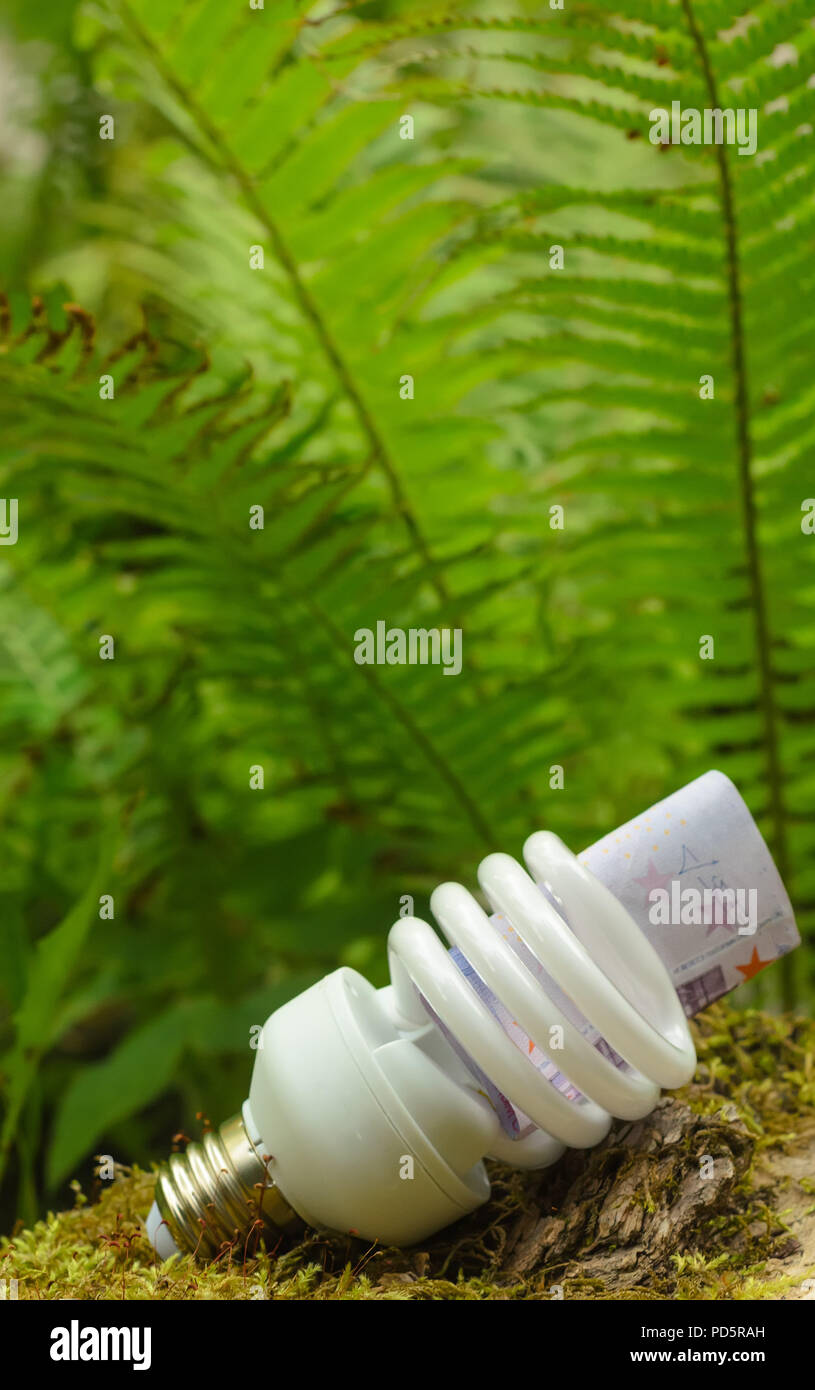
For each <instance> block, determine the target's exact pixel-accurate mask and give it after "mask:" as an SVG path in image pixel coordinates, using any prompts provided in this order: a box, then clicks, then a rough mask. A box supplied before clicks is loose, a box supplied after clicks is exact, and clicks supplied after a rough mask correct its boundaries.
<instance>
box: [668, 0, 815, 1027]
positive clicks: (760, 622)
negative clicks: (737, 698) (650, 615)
mask: <svg viewBox="0 0 815 1390" xmlns="http://www.w3.org/2000/svg"><path fill="white" fill-rule="evenodd" d="M680 3H681V5H682V10H683V12H684V15H685V19H686V20H687V25H688V30H689V32H690V35H691V39H692V40H693V43H694V45H695V47H696V51H697V53H698V55H699V62H700V64H701V67H702V73H703V76H704V81H705V85H706V87H707V91H708V97H709V100H710V104H711V107H712V108H713V109H714V110H716V109H718V108H719V93H718V88H717V85H716V78H715V76H714V73H713V68H712V66H711V62H710V54H709V52H708V48H707V44H706V43H705V38H704V35H703V33H702V30H701V28H700V26H699V23H698V20H697V18H696V14H695V11H694V8H693V0H680ZM714 150H715V155H716V163H717V165H718V170H719V187H720V194H721V207H722V214H723V218H724V227H725V251H726V270H727V291H728V301H729V306H730V337H731V350H732V362H733V374H734V379H735V410H736V440H737V457H738V469H739V489H740V493H741V504H742V519H743V523H744V543H745V550H746V558H747V570H748V577H749V584H750V600H751V611H752V615H753V635H754V639H755V648H756V663H757V667H758V677H759V703H760V707H761V717H762V723H763V728H764V753H765V761H766V774H767V785H768V790H769V797H770V820H771V825H772V849H773V854H774V856H775V859H776V862H777V864H778V871H779V873H780V874H781V877H782V879H784V881H785V882H786V881H787V877H788V873H789V867H790V860H789V851H788V845H787V826H786V813H785V809H784V793H783V785H784V779H783V773H782V769H781V758H780V753H779V733H778V731H779V723H780V719H779V712H778V706H777V704H776V698H775V682H774V677H773V668H772V660H771V650H772V648H771V642H772V636H771V632H770V622H769V616H768V612H767V599H766V592H765V585H764V573H763V565H762V559H761V549H760V546H759V542H758V513H757V508H756V500H755V489H754V486H753V470H752V461H753V445H752V439H751V435H750V394H749V388H748V379H747V358H746V353H745V346H744V322H743V312H742V288H741V269H740V263H739V241H738V219H737V216H736V207H735V199H734V196H733V183H732V180H731V177H730V165H729V163H728V158H727V149H726V146H725V145H724V143H723V142H722V143H721V144H717V145H714ZM780 976H781V988H782V994H783V1002H784V1007H785V1008H787V1009H791V1008H792V1007H793V1006H794V1004H795V1000H796V976H795V964H794V961H793V957H792V956H791V955H786V956H784V957H783V958H782V960H781V970H780Z"/></svg>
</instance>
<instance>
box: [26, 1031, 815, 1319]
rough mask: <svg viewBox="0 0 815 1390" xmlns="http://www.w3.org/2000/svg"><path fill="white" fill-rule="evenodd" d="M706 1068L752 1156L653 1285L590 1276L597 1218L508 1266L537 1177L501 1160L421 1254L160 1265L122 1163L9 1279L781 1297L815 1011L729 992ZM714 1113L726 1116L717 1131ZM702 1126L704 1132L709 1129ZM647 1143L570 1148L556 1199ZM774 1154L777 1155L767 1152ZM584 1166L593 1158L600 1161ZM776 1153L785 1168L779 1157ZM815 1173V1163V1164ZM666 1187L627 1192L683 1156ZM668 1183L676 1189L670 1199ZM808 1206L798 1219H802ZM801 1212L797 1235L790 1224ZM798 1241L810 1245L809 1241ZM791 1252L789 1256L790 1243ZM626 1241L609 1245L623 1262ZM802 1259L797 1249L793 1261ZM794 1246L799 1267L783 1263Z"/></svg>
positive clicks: (337, 1244)
mask: <svg viewBox="0 0 815 1390" xmlns="http://www.w3.org/2000/svg"><path fill="white" fill-rule="evenodd" d="M695 1029H696V1040H697V1046H698V1054H699V1067H698V1070H697V1075H696V1078H695V1080H694V1082H693V1083H692V1084H691V1085H690V1086H689V1087H686V1088H685V1090H684V1091H683V1092H681V1093H679V1098H680V1099H681V1100H683V1101H685V1102H686V1103H687V1104H688V1105H689V1106H690V1107H691V1108H692V1110H693V1111H694V1112H695V1114H696V1115H697V1116H702V1117H709V1118H710V1119H711V1128H710V1131H709V1134H710V1152H711V1153H714V1154H715V1153H716V1152H717V1151H718V1150H717V1137H718V1138H720V1136H721V1133H722V1128H721V1124H722V1115H721V1112H722V1110H723V1107H726V1112H725V1113H726V1116H727V1122H728V1123H732V1124H733V1125H734V1126H735V1127H737V1128H738V1129H739V1130H740V1132H741V1133H743V1134H744V1135H745V1140H744V1142H745V1144H748V1145H749V1149H750V1153H749V1161H748V1162H747V1163H746V1165H745V1172H744V1173H743V1174H740V1175H739V1176H738V1180H737V1181H735V1183H734V1186H733V1191H732V1193H730V1195H729V1198H728V1201H727V1202H726V1203H725V1205H724V1206H723V1208H722V1209H721V1210H716V1211H715V1212H712V1213H711V1214H710V1215H709V1216H707V1217H706V1218H705V1219H702V1220H700V1222H699V1225H698V1235H697V1237H696V1239H695V1244H694V1247H693V1248H690V1249H685V1250H683V1251H681V1252H678V1253H676V1252H673V1251H671V1252H670V1253H668V1254H666V1256H665V1259H664V1262H663V1263H662V1264H660V1263H659V1262H657V1264H656V1265H655V1266H654V1267H653V1269H652V1270H651V1271H650V1273H649V1275H648V1278H647V1280H646V1282H642V1281H640V1282H639V1283H636V1284H634V1285H633V1286H632V1285H631V1284H630V1283H628V1284H627V1283H626V1282H625V1281H624V1280H623V1281H621V1280H620V1279H619V1278H617V1277H616V1276H609V1277H595V1271H594V1269H593V1268H592V1262H591V1259H590V1258H589V1254H588V1252H590V1251H591V1250H592V1249H596V1245H597V1241H596V1219H595V1218H592V1219H591V1220H588V1219H587V1221H586V1223H585V1237H584V1240H583V1245H584V1248H585V1250H586V1252H587V1256H586V1259H585V1261H583V1262H582V1263H583V1267H582V1268H581V1258H580V1257H579V1255H578V1258H577V1259H574V1258H571V1257H570V1258H568V1259H566V1258H564V1259H561V1260H560V1261H559V1263H551V1264H549V1265H547V1264H545V1263H544V1264H543V1265H541V1266H539V1267H537V1268H535V1269H534V1271H533V1272H531V1273H529V1274H528V1275H527V1276H526V1277H524V1278H518V1277H512V1275H511V1272H509V1268H510V1267H509V1265H508V1263H507V1252H508V1250H509V1249H511V1246H512V1242H513V1239H514V1236H513V1232H514V1231H516V1230H517V1228H518V1223H519V1222H521V1221H522V1220H523V1219H524V1214H525V1213H528V1211H529V1204H530V1192H532V1191H533V1185H534V1184H535V1183H537V1184H538V1188H536V1189H534V1190H535V1192H536V1194H537V1195H539V1185H540V1183H541V1177H540V1175H537V1176H535V1175H529V1174H521V1173H517V1172H513V1171H510V1170H507V1169H496V1171H495V1172H494V1175H493V1177H494V1189H493V1197H492V1200H491V1201H490V1202H489V1203H488V1204H487V1205H486V1206H485V1207H483V1208H482V1209H481V1210H480V1211H479V1212H477V1213H474V1215H473V1216H472V1217H470V1218H468V1219H467V1221H464V1222H461V1223H459V1224H458V1225H457V1226H455V1227H453V1228H451V1229H450V1230H449V1231H446V1232H442V1233H441V1235H440V1236H438V1237H436V1238H435V1239H434V1240H433V1241H432V1242H429V1243H428V1244H427V1246H426V1248H425V1249H423V1250H421V1251H416V1250H411V1251H399V1250H387V1249H380V1248H378V1247H372V1248H366V1247H365V1246H364V1245H363V1244H362V1243H361V1242H358V1241H354V1240H352V1239H351V1238H350V1237H339V1236H327V1235H324V1234H320V1233H317V1232H307V1233H306V1234H305V1236H304V1238H303V1239H302V1240H301V1241H300V1243H298V1244H296V1245H290V1246H284V1245H283V1243H280V1244H279V1245H278V1246H275V1247H274V1248H271V1249H263V1248H261V1249H260V1250H253V1251H251V1252H250V1251H248V1250H246V1249H244V1248H243V1247H240V1246H235V1247H233V1248H230V1249H227V1250H225V1251H224V1252H223V1253H222V1254H221V1255H220V1256H219V1257H218V1258H217V1259H216V1260H214V1261H212V1262H211V1263H209V1264H205V1265H199V1264H197V1263H196V1262H195V1261H194V1260H193V1259H191V1258H183V1259H175V1260H170V1261H167V1262H165V1263H163V1264H162V1263H160V1262H159V1261H158V1260H157V1259H156V1257H155V1254H154V1252H153V1250H152V1248H151V1246H150V1244H149V1242H148V1241H147V1238H146V1236H145V1234H144V1230H143V1226H142V1220H143V1218H144V1216H145V1214H146V1213H147V1211H148V1210H149V1208H150V1204H151V1201H152V1190H153V1182H154V1179H153V1176H152V1175H151V1174H149V1173H144V1172H142V1171H140V1170H139V1169H137V1168H133V1169H125V1168H119V1169H118V1170H117V1173H116V1177H115V1180H114V1181H113V1182H112V1183H111V1184H110V1186H109V1187H107V1188H106V1190H105V1191H104V1192H103V1194H102V1196H101V1197H100V1199H99V1200H98V1201H97V1202H89V1201H88V1200H87V1198H86V1197H85V1196H84V1195H83V1194H82V1192H81V1191H80V1190H79V1186H78V1184H75V1189H76V1202H75V1205H74V1207H73V1209H72V1210H70V1211H65V1212H60V1213H56V1214H49V1216H48V1217H47V1218H46V1219H45V1220H43V1221H40V1222H38V1223H37V1224H36V1225H35V1226H34V1227H33V1228H31V1229H29V1230H22V1231H20V1232H18V1233H16V1234H15V1235H14V1236H13V1237H12V1238H10V1239H4V1240H3V1241H2V1243H0V1278H6V1279H16V1280H17V1281H18V1296H19V1297H20V1298H24V1299H25V1298H46V1299H48V1298H54V1299H56V1298H78V1299H122V1298H125V1299H255V1298H260V1299H266V1298H273V1299H311V1300H320V1299H329V1300H334V1299H396V1300H416V1299H419V1300H440V1299H442V1300H443V1299H455V1300H462V1299H467V1300H493V1299H502V1300H506V1299H538V1300H545V1299H551V1298H559V1297H563V1298H566V1299H598V1300H603V1299H609V1298H624V1299H640V1300H648V1299H657V1300H659V1299H704V1300H707V1299H754V1298H761V1299H767V1298H771V1299H776V1298H784V1297H790V1296H800V1293H797V1294H796V1291H797V1290H800V1286H801V1284H802V1281H803V1279H804V1278H806V1277H813V1276H815V1247H813V1248H812V1249H810V1248H809V1247H808V1246H807V1244H806V1240H807V1239H808V1236H804V1237H802V1232H803V1231H809V1229H810V1227H811V1226H815V1223H813V1222H811V1221H810V1220H809V1218H810V1217H811V1215H812V1213H813V1211H815V1208H813V1207H812V1205H811V1204H809V1205H807V1194H809V1195H810V1196H811V1194H812V1192H813V1190H815V1189H814V1188H813V1183H812V1181H811V1178H808V1177H807V1176H805V1175H804V1173H803V1171H801V1172H800V1173H798V1172H797V1169H796V1168H795V1165H794V1162H793V1157H794V1155H795V1154H798V1155H800V1154H801V1153H802V1152H803V1154H804V1157H803V1160H801V1163H802V1166H803V1167H806V1166H807V1160H806V1155H807V1152H808V1150H807V1148H806V1146H807V1145H812V1151H815V1023H813V1022H811V1021H806V1020H803V1019H789V1018H787V1019H785V1018H772V1017H769V1016H768V1015H766V1014H762V1013H760V1012H758V1011H755V1010H748V1011H746V1012H744V1013H739V1012H736V1011H735V1010H732V1009H730V1008H728V1007H727V1006H726V1005H724V1004H719V1005H717V1006H714V1007H713V1008H711V1009H708V1010H707V1011H706V1012H705V1014H703V1015H702V1016H701V1018H700V1019H699V1020H698V1022H697V1023H696V1025H695ZM713 1117H717V1118H716V1120H715V1122H714V1118H713ZM717 1126H718V1128H717ZM702 1136H703V1138H705V1139H706V1138H707V1131H704V1130H703V1132H702ZM698 1153H699V1133H698V1130H697V1131H696V1133H695V1134H694V1135H692V1136H691V1138H690V1139H689V1141H688V1167H689V1171H690V1170H691V1169H692V1168H693V1165H694V1164H696V1163H697V1161H698ZM637 1162H639V1163H640V1164H641V1163H642V1158H641V1155H637V1154H636V1153H634V1154H633V1155H631V1153H630V1152H629V1153H628V1154H623V1151H622V1150H621V1149H620V1146H619V1145H616V1146H615V1144H614V1143H612V1144H611V1145H610V1146H609V1147H608V1148H607V1150H606V1151H605V1153H602V1152H599V1151H594V1155H593V1156H592V1155H588V1156H586V1155H570V1156H569V1158H568V1160H564V1161H563V1162H562V1164H561V1165H560V1166H559V1170H552V1174H551V1176H550V1177H549V1178H548V1179H547V1182H548V1187H547V1203H548V1205H547V1211H552V1212H554V1213H557V1212H558V1210H559V1206H558V1203H559V1202H562V1201H563V1200H564V1198H565V1194H566V1193H567V1192H568V1191H569V1183H570V1182H572V1180H573V1178H574V1174H575V1173H577V1174H578V1177H579V1175H580V1172H581V1169H580V1165H581V1164H583V1165H584V1170H585V1171H591V1172H594V1173H599V1174H600V1175H601V1181H602V1182H603V1183H605V1182H608V1184H611V1183H612V1182H620V1181H623V1182H625V1181H627V1180H628V1178H629V1176H630V1174H631V1173H632V1172H633V1171H634V1169H633V1167H632V1165H633V1164H635V1163H637ZM768 1164H769V1165H771V1166H770V1167H769V1168H768V1166H767V1165H768ZM589 1165H592V1166H591V1168H590V1167H589ZM773 1165H774V1166H773ZM808 1172H809V1173H811V1172H812V1163H811V1162H809V1164H808ZM665 1178H666V1181H665V1183H663V1186H662V1188H660V1165H659V1163H655V1164H654V1165H652V1167H651V1168H650V1169H646V1170H645V1171H644V1174H643V1177H642V1181H641V1185H640V1186H639V1187H637V1188H636V1190H634V1191H633V1192H632V1193H631V1196H630V1201H631V1203H632V1204H635V1205H636V1206H637V1207H638V1208H640V1209H641V1210H642V1211H643V1212H645V1213H653V1212H654V1211H655V1210H657V1208H658V1207H659V1204H660V1202H664V1201H665V1199H666V1187H667V1185H668V1184H673V1186H676V1182H677V1177H676V1171H675V1169H674V1170H673V1171H671V1173H670V1174H668V1173H667V1171H666V1175H665ZM673 1195H674V1194H673V1193H669V1194H668V1200H669V1201H672V1200H673ZM802 1219H803V1224H802ZM793 1220H794V1222H795V1223H796V1229H797V1231H798V1238H793V1237H792V1235H791V1234H790V1231H791V1225H790V1222H792V1221H793ZM802 1239H803V1243H802ZM785 1251H786V1254H785ZM619 1253H623V1254H624V1253H625V1252H624V1251H623V1252H619V1251H618V1248H617V1245H616V1244H609V1245H607V1246H605V1247H604V1250H603V1254H604V1256H605V1257H607V1258H609V1257H610V1258H611V1260H613V1259H614V1258H615V1257H616V1256H617V1254H619ZM793 1256H794V1258H793ZM785 1259H786V1260H787V1264H788V1265H789V1263H790V1260H792V1265H791V1267H789V1268H785V1267H784V1262H785Z"/></svg>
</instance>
